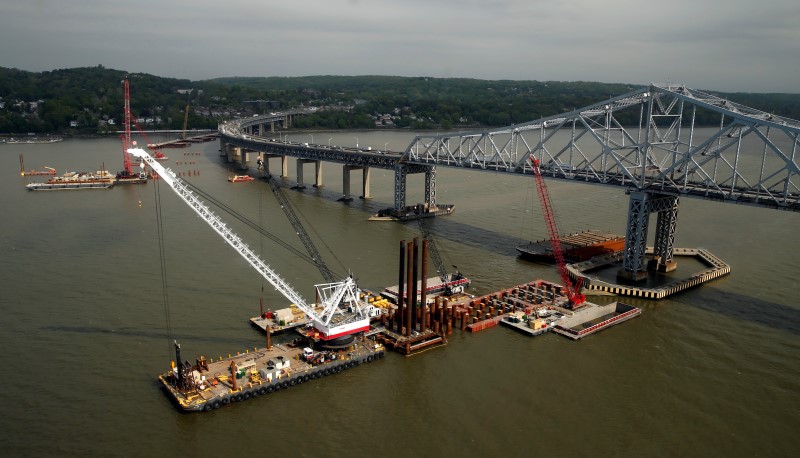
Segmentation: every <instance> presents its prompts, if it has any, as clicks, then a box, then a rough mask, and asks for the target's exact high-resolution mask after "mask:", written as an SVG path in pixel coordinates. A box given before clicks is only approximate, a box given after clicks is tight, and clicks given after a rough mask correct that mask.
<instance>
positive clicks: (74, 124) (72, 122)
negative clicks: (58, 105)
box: [69, 121, 78, 127]
mask: <svg viewBox="0 0 800 458" xmlns="http://www.w3.org/2000/svg"><path fill="white" fill-rule="evenodd" d="M69 126H70V127H78V121H70V122H69Z"/></svg>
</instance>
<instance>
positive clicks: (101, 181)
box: [25, 170, 116, 191]
mask: <svg viewBox="0 0 800 458" xmlns="http://www.w3.org/2000/svg"><path fill="white" fill-rule="evenodd" d="M115 179H116V177H115V176H114V175H112V174H111V173H109V172H108V171H106V170H100V171H97V172H95V173H86V172H67V173H65V174H64V175H62V176H60V177H53V178H50V179H49V180H47V181H46V182H44V183H37V182H34V183H28V184H27V185H25V187H26V188H27V189H28V190H29V191H59V190H69V189H106V188H110V187H112V186H114V180H115Z"/></svg>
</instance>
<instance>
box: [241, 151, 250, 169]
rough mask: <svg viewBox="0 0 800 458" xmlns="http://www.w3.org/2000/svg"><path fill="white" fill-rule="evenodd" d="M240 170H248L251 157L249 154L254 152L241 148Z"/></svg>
mask: <svg viewBox="0 0 800 458" xmlns="http://www.w3.org/2000/svg"><path fill="white" fill-rule="evenodd" d="M239 151H240V153H239V170H247V169H248V168H250V167H249V162H250V158H249V156H248V154H251V153H252V152H248V151H247V149H245V148H239Z"/></svg>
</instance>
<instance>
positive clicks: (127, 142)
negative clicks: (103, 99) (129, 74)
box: [122, 78, 133, 176]
mask: <svg viewBox="0 0 800 458" xmlns="http://www.w3.org/2000/svg"><path fill="white" fill-rule="evenodd" d="M122 84H123V88H124V95H123V96H124V105H123V111H124V113H123V121H122V122H123V123H124V124H125V135H124V136H122V165H123V167H124V169H125V172H124V173H125V175H126V176H131V175H132V174H133V173H132V172H131V157H130V155H129V154H128V149H130V147H131V87H130V85H129V84H128V78H125V79H124V80H122Z"/></svg>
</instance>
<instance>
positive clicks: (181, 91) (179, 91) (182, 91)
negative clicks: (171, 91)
mask: <svg viewBox="0 0 800 458" xmlns="http://www.w3.org/2000/svg"><path fill="white" fill-rule="evenodd" d="M192 91H194V89H178V90H177V91H176V92H177V93H178V94H191V93H192Z"/></svg>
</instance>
